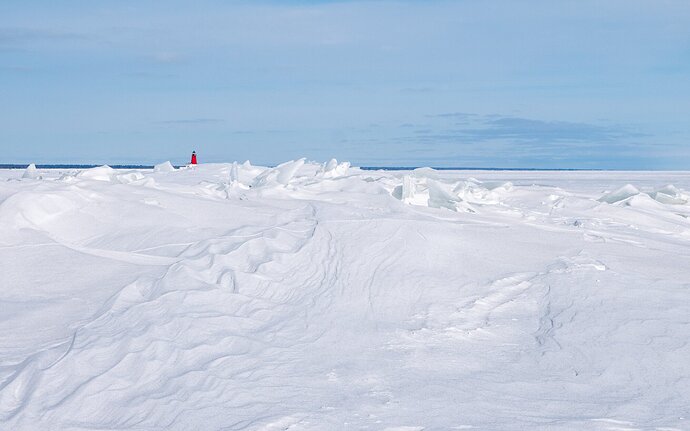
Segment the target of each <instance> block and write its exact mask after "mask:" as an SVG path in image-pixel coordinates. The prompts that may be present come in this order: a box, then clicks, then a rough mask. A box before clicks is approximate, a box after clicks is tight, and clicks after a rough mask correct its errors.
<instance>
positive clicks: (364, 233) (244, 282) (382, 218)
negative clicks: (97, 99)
mask: <svg viewBox="0 0 690 431" xmlns="http://www.w3.org/2000/svg"><path fill="white" fill-rule="evenodd" d="M158 166H161V167H162V168H157V169H154V170H116V169H112V168H110V167H107V166H103V167H99V168H94V169H89V170H83V171H76V170H45V169H37V170H27V172H29V171H30V172H32V174H31V175H28V176H25V174H24V172H23V171H21V170H16V171H15V170H0V430H38V429H40V430H95V429H110V430H190V429H194V430H196V429H204V430H221V429H222V430H292V431H295V430H341V429H342V430H350V429H351V430H360V429H369V430H399V431H401V430H427V431H428V430H451V429H479V430H487V429H489V430H497V429H511V430H518V429H519V430H527V429H529V430H579V429H587V430H614V429H617V430H620V429H626V430H654V429H656V430H682V429H689V428H690V424H689V423H688V417H690V416H688V415H689V414H690V412H689V411H688V406H690V361H689V360H688V358H690V204H689V203H688V196H689V195H688V190H690V173H688V172H500V171H496V172H481V171H435V170H432V169H428V168H425V169H418V170H415V171H413V172H409V171H408V172H405V171H398V172H385V171H364V170H360V169H358V168H353V167H350V166H349V164H347V163H338V162H337V161H335V160H333V161H331V162H328V163H325V164H321V163H312V162H306V161H305V160H304V159H300V160H296V161H291V162H287V163H285V164H282V165H280V166H278V167H276V168H263V167H257V166H252V165H251V164H250V163H249V162H245V163H243V164H238V163H233V164H201V165H198V166H196V167H195V169H178V170H170V169H169V167H168V166H167V164H165V163H164V164H162V165H158ZM610 191H613V192H610Z"/></svg>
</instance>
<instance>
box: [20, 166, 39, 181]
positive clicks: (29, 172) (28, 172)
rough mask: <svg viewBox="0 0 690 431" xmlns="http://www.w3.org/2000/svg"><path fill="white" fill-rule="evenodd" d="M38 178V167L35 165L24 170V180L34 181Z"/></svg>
mask: <svg viewBox="0 0 690 431" xmlns="http://www.w3.org/2000/svg"><path fill="white" fill-rule="evenodd" d="M38 177H39V175H38V169H36V165H35V164H33V163H31V164H30V165H29V166H27V167H26V169H25V170H24V173H23V174H22V178H28V179H34V178H38Z"/></svg>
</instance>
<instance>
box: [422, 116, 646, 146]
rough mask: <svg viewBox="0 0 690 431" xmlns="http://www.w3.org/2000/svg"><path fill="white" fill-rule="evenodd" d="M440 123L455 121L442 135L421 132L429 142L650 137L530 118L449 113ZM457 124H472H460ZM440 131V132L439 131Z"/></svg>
mask: <svg viewBox="0 0 690 431" xmlns="http://www.w3.org/2000/svg"><path fill="white" fill-rule="evenodd" d="M430 117H432V118H437V119H446V120H453V121H454V123H453V125H452V127H451V128H441V129H440V130H441V131H440V132H438V133H434V134H432V133H429V130H428V129H425V130H417V131H416V133H417V134H426V135H428V136H427V139H435V140H445V141H449V140H456V141H469V142H485V141H511V142H515V143H517V142H532V143H567V142H572V143H577V142H583V143H584V142H596V143H601V142H609V143H610V142H615V141H619V140H621V139H624V138H639V137H643V136H646V135H644V134H642V133H639V132H637V131H632V130H628V129H627V128H625V127H623V126H617V125H600V124H589V123H578V122H568V121H545V120H535V119H530V118H521V117H511V116H500V115H485V116H480V115H476V114H468V113H447V114H436V115H432V116H430ZM455 120H470V121H469V122H456V121H455ZM436 130H439V129H438V128H437V129H436Z"/></svg>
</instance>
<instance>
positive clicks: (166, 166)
mask: <svg viewBox="0 0 690 431" xmlns="http://www.w3.org/2000/svg"><path fill="white" fill-rule="evenodd" d="M153 172H157V173H164V172H175V167H174V166H173V165H172V163H170V161H167V162H163V163H159V164H157V165H156V166H154V167H153Z"/></svg>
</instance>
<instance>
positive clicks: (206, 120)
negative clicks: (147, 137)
mask: <svg viewBox="0 0 690 431" xmlns="http://www.w3.org/2000/svg"><path fill="white" fill-rule="evenodd" d="M224 121H225V120H223V119H222V118H186V119H180V120H163V121H155V122H154V124H162V125H171V126H174V125H192V126H193V125H205V124H216V123H222V122H224Z"/></svg>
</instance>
